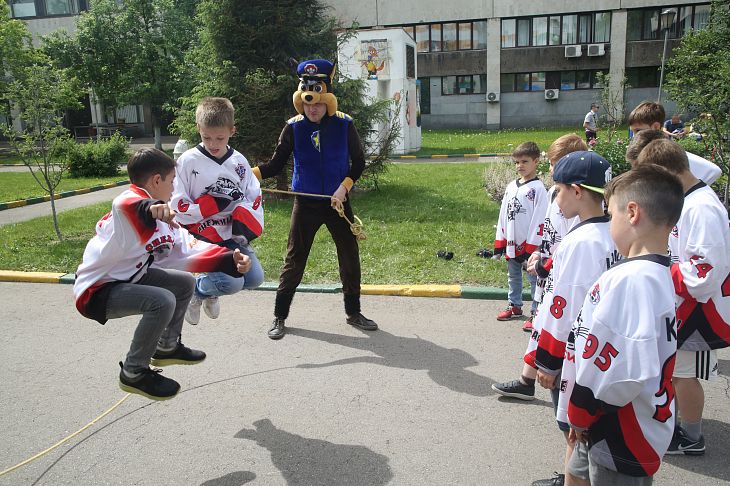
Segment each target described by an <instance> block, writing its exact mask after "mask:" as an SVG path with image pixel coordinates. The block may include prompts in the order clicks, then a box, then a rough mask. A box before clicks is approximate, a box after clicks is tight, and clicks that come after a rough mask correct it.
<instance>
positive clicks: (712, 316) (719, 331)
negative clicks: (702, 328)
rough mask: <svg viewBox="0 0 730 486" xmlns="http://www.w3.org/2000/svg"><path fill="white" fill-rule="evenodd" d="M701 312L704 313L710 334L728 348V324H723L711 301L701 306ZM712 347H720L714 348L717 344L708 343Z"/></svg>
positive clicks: (729, 326)
mask: <svg viewBox="0 0 730 486" xmlns="http://www.w3.org/2000/svg"><path fill="white" fill-rule="evenodd" d="M702 312H704V314H705V317H706V318H707V322H708V323H709V324H710V329H712V332H713V333H714V334H715V335H716V336H717V337H718V338H719V339H721V340H722V341H724V342H725V344H726V346H725V347H727V346H730V324H729V323H727V322H725V320H724V319H723V318H722V316H721V315H720V313H719V312H717V307H715V303H714V302H713V301H712V299H710V300H708V301H707V303H706V304H702ZM708 344H710V345H712V347H713V348H714V349H716V348H718V347H721V346H716V344H719V343H708Z"/></svg>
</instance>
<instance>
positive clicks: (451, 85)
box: [441, 74, 487, 95]
mask: <svg viewBox="0 0 730 486" xmlns="http://www.w3.org/2000/svg"><path fill="white" fill-rule="evenodd" d="M486 92H487V75H486V74H463V75H459V76H442V77H441V94H442V95H454V94H457V95H458V94H477V93H486Z"/></svg>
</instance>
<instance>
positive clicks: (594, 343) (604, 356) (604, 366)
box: [583, 334, 619, 371]
mask: <svg viewBox="0 0 730 486" xmlns="http://www.w3.org/2000/svg"><path fill="white" fill-rule="evenodd" d="M599 346H600V343H599V342H598V338H597V337H596V336H594V335H593V334H589V335H588V338H586V347H585V349H584V350H583V359H591V358H592V357H593V355H594V354H596V351H598V347H599ZM618 355H619V352H618V349H616V348H614V347H613V344H611V343H606V344H604V345H603V349H601V352H600V353H598V357H597V358H596V359H595V360H593V364H595V365H596V366H597V367H598V369H599V370H601V371H606V370H608V369H609V368H610V367H611V363H612V361H613V358H615V357H616V356H618Z"/></svg>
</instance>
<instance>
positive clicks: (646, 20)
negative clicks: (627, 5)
mask: <svg viewBox="0 0 730 486" xmlns="http://www.w3.org/2000/svg"><path fill="white" fill-rule="evenodd" d="M665 8H675V9H676V11H677V15H675V17H674V21H673V23H672V25H669V26H664V25H661V12H662V10H664V9H665ZM709 16H710V5H709V4H701V5H695V6H691V5H687V6H681V7H676V6H672V7H661V8H657V7H654V8H643V9H636V10H629V11H628V25H627V35H626V38H627V39H628V40H630V41H635V40H655V39H662V38H663V35H664V28H668V29H669V37H671V38H678V37H681V36H683V35H684V34H686V33H687V31H689V30H690V29H702V28H704V27H705V26H706V25H707V22H708V21H709Z"/></svg>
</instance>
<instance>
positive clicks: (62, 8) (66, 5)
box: [44, 0, 79, 15]
mask: <svg viewBox="0 0 730 486" xmlns="http://www.w3.org/2000/svg"><path fill="white" fill-rule="evenodd" d="M44 1H45V4H46V5H45V6H46V15H72V14H77V13H79V4H78V1H77V0H44Z"/></svg>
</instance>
